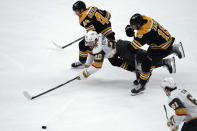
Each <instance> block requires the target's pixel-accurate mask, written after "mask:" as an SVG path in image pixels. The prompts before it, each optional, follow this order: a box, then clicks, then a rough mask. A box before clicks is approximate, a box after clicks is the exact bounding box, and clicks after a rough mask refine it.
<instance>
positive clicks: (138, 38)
mask: <svg viewBox="0 0 197 131" xmlns="http://www.w3.org/2000/svg"><path fill="white" fill-rule="evenodd" d="M143 19H144V20H146V21H147V22H146V23H145V24H144V25H143V26H142V27H141V28H140V29H139V30H137V32H136V35H135V37H134V40H133V41H132V42H131V45H132V46H133V47H134V48H135V49H138V48H140V47H141V46H143V45H144V44H148V45H149V47H150V48H151V49H162V50H166V49H167V48H168V47H169V46H170V45H171V44H172V43H173V40H174V38H173V37H171V35H170V34H169V32H168V31H167V30H166V29H165V28H163V27H162V26H161V25H160V24H159V23H158V22H157V21H155V20H154V19H152V18H150V17H147V16H143Z"/></svg>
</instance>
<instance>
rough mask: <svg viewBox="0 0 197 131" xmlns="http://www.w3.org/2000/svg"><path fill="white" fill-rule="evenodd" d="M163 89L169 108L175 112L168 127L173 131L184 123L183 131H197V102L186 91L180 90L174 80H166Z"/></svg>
mask: <svg viewBox="0 0 197 131" xmlns="http://www.w3.org/2000/svg"><path fill="white" fill-rule="evenodd" d="M161 87H162V88H163V90H164V92H165V93H166V95H167V96H168V103H169V106H170V107H171V108H172V109H174V110H175V115H173V116H171V118H170V120H169V121H168V123H167V125H168V126H169V127H170V129H171V130H172V131H176V130H177V127H178V126H179V125H180V124H181V123H182V122H184V124H183V127H182V129H181V131H197V100H196V99H194V98H193V97H192V95H191V94H190V93H189V92H188V91H187V90H185V89H181V88H178V87H177V85H176V83H175V82H174V80H173V78H165V79H164V80H163V81H162V82H161Z"/></svg>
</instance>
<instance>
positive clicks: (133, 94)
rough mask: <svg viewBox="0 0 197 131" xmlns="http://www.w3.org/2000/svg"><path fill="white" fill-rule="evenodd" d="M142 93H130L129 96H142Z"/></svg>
mask: <svg viewBox="0 0 197 131" xmlns="http://www.w3.org/2000/svg"><path fill="white" fill-rule="evenodd" d="M143 93H144V92H143V91H142V92H139V93H132V92H131V96H137V95H141V94H143Z"/></svg>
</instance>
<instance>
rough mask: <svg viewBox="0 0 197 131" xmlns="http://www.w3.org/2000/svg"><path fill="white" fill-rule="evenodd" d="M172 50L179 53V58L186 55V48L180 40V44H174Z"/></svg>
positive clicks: (176, 53)
mask: <svg viewBox="0 0 197 131" xmlns="http://www.w3.org/2000/svg"><path fill="white" fill-rule="evenodd" d="M171 51H172V53H174V54H175V55H177V56H178V58H179V59H182V58H184V57H185V53H184V48H183V45H182V43H181V42H179V43H178V44H174V45H173V46H172V49H171Z"/></svg>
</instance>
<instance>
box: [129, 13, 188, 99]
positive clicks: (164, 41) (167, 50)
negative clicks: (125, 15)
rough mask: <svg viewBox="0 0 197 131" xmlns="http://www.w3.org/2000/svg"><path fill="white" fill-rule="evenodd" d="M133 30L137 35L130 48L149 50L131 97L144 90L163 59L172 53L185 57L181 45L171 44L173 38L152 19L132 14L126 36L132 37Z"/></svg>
mask: <svg viewBox="0 0 197 131" xmlns="http://www.w3.org/2000/svg"><path fill="white" fill-rule="evenodd" d="M134 30H136V31H137V33H136V35H135V36H134V40H133V41H132V44H131V46H132V47H134V48H135V49H136V50H138V49H139V48H140V47H141V46H143V45H144V44H148V45H149V48H148V51H147V58H146V59H144V61H143V62H142V65H141V66H142V70H141V72H140V79H139V83H140V84H138V85H137V86H136V87H135V88H134V89H132V90H131V93H132V94H133V95H135V94H138V93H140V92H142V91H143V90H145V86H146V83H147V81H148V80H149V78H150V76H151V72H152V69H153V68H155V65H157V64H158V63H159V62H160V61H161V60H162V59H163V58H165V57H167V56H169V55H170V54H173V53H175V54H176V55H177V56H178V58H180V59H181V58H183V57H184V56H185V54H184V50H183V46H182V44H181V43H179V44H173V43H174V40H175V38H174V37H172V36H171V35H170V34H169V32H168V31H167V30H166V29H164V28H163V27H162V26H161V25H160V24H159V23H158V22H156V21H155V20H154V19H152V18H150V17H147V16H143V15H141V14H134V15H133V16H132V17H131V19H130V25H129V26H127V28H126V31H127V35H128V36H133V35H134Z"/></svg>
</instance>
